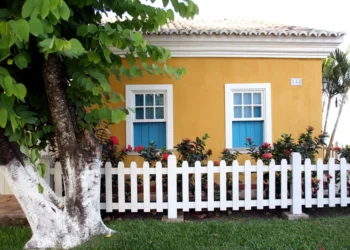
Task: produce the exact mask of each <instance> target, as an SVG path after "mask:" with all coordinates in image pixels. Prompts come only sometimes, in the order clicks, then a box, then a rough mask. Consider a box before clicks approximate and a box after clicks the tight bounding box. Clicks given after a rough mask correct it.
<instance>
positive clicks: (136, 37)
mask: <svg viewBox="0 0 350 250" xmlns="http://www.w3.org/2000/svg"><path fill="white" fill-rule="evenodd" d="M131 37H132V39H133V40H134V45H135V46H139V45H141V44H142V43H143V37H142V35H141V33H139V32H135V33H133V32H131Z"/></svg>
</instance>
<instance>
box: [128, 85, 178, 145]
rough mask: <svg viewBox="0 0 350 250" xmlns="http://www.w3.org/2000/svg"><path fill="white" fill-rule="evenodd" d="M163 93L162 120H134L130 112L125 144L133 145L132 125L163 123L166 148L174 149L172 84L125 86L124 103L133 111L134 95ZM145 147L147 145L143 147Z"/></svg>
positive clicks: (133, 114)
mask: <svg viewBox="0 0 350 250" xmlns="http://www.w3.org/2000/svg"><path fill="white" fill-rule="evenodd" d="M155 92H159V93H163V94H164V119H151V120H146V119H144V120H136V113H135V112H130V113H129V115H127V117H126V144H129V145H131V146H132V147H133V148H134V147H135V146H138V145H134V127H133V124H134V122H135V121H137V122H159V121H165V124H166V147H167V149H173V147H174V132H173V131H174V118H173V115H174V112H173V85H172V84H142V85H136V84H130V85H125V103H126V108H131V109H133V110H135V94H147V93H155ZM144 146H147V145H144Z"/></svg>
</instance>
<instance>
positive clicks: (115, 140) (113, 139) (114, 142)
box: [109, 136, 119, 146]
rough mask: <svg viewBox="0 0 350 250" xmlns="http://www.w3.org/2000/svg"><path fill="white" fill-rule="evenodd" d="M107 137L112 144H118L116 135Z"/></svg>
mask: <svg viewBox="0 0 350 250" xmlns="http://www.w3.org/2000/svg"><path fill="white" fill-rule="evenodd" d="M109 139H110V140H111V141H112V143H113V145H114V146H116V145H119V140H118V138H117V137H116V136H111V137H110V138H109Z"/></svg>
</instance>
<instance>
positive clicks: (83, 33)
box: [77, 25, 88, 37]
mask: <svg viewBox="0 0 350 250" xmlns="http://www.w3.org/2000/svg"><path fill="white" fill-rule="evenodd" d="M87 34H88V26H87V25H80V26H79V27H78V29H77V35H78V36H82V37H84V36H86V35H87Z"/></svg>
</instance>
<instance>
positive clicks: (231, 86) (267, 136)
mask: <svg viewBox="0 0 350 250" xmlns="http://www.w3.org/2000/svg"><path fill="white" fill-rule="evenodd" d="M244 91H247V92H254V91H261V92H262V93H263V94H262V103H263V105H262V110H261V112H262V119H260V118H259V119H251V118H250V119H249V118H239V119H237V118H234V117H233V110H232V108H233V93H234V92H244ZM271 114H272V113H271V85H270V83H227V84H225V130H226V134H225V135H226V136H225V137H226V148H229V149H232V121H237V120H240V121H249V120H263V121H264V135H263V136H264V141H265V142H268V143H272V116H271ZM238 149H243V148H238Z"/></svg>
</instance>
